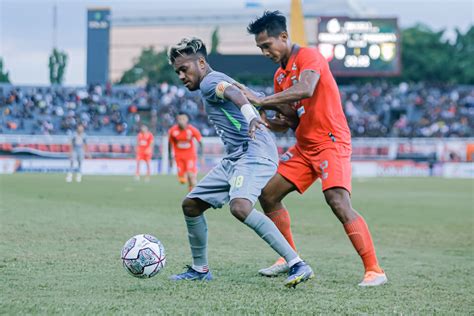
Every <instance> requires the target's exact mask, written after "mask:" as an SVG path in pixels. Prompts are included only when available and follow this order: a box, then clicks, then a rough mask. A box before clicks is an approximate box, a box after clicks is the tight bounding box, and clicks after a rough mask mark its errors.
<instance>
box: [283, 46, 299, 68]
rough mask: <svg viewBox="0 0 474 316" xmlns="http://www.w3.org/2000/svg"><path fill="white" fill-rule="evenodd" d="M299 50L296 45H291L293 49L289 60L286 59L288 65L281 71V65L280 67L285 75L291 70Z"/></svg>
mask: <svg viewBox="0 0 474 316" xmlns="http://www.w3.org/2000/svg"><path fill="white" fill-rule="evenodd" d="M300 48H301V47H300V46H299V45H298V44H293V47H291V55H290V58H288V63H287V64H286V67H285V68H284V69H283V67H282V65H280V68H281V69H283V70H284V71H285V72H286V73H289V72H290V71H291V69H292V68H293V63H294V62H295V59H296V56H297V55H298V52H299V51H300Z"/></svg>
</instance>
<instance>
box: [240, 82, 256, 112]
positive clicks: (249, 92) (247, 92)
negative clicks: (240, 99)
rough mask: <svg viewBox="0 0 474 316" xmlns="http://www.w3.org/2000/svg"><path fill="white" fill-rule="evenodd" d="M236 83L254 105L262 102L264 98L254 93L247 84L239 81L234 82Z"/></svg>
mask: <svg viewBox="0 0 474 316" xmlns="http://www.w3.org/2000/svg"><path fill="white" fill-rule="evenodd" d="M234 85H235V86H236V87H237V88H239V89H240V91H242V93H243V94H244V95H245V97H246V98H247V100H249V102H250V103H252V104H253V105H256V106H259V105H260V104H261V103H262V98H260V97H259V96H257V95H256V94H255V93H253V92H252V90H250V89H248V88H247V87H246V86H245V85H243V84H241V83H239V82H234Z"/></svg>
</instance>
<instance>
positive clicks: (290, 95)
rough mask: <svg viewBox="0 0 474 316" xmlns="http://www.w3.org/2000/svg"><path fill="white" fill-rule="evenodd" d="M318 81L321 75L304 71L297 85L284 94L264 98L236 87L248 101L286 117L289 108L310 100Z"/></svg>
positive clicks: (243, 87)
mask: <svg viewBox="0 0 474 316" xmlns="http://www.w3.org/2000/svg"><path fill="white" fill-rule="evenodd" d="M318 81H319V74H318V73H317V72H316V71H314V70H304V71H303V72H302V73H301V75H300V80H299V81H298V82H297V83H296V84H294V85H293V86H291V87H290V88H288V89H286V90H284V91H282V92H278V93H275V94H273V95H269V96H266V97H263V98H262V97H259V96H257V95H256V94H255V93H253V92H252V91H251V90H250V89H247V88H246V87H245V86H243V85H240V84H236V85H237V87H239V88H240V89H241V90H242V92H243V93H244V94H245V96H246V97H247V99H248V100H249V101H250V102H252V103H253V104H254V105H257V106H261V107H262V108H263V109H265V110H274V111H278V112H280V113H282V114H284V115H288V114H287V113H286V112H287V109H286V108H287V107H289V106H290V104H291V103H293V102H296V101H300V100H303V99H306V98H310V97H311V96H312V95H313V93H314V90H315V88H316V85H317V84H318Z"/></svg>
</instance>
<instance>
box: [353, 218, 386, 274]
mask: <svg viewBox="0 0 474 316" xmlns="http://www.w3.org/2000/svg"><path fill="white" fill-rule="evenodd" d="M344 229H345V231H346V234H347V236H348V237H349V239H350V240H351V242H352V245H353V246H354V248H355V249H356V251H357V252H358V253H359V256H360V257H361V259H362V262H363V263H364V267H365V271H375V272H379V273H380V272H382V271H383V270H382V269H381V268H380V267H379V263H378V261H377V256H376V255H375V248H374V243H373V241H372V236H371V235H370V232H369V228H368V227H367V223H366V222H365V220H364V218H362V216H359V217H357V218H356V219H354V220H352V221H350V222H348V223H346V224H344Z"/></svg>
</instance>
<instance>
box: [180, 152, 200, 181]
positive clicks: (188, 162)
mask: <svg viewBox="0 0 474 316" xmlns="http://www.w3.org/2000/svg"><path fill="white" fill-rule="evenodd" d="M175 160H176V167H178V177H180V178H182V177H184V176H185V175H186V173H188V172H189V173H197V165H196V162H197V159H196V158H188V157H184V158H180V157H177V158H175Z"/></svg>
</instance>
